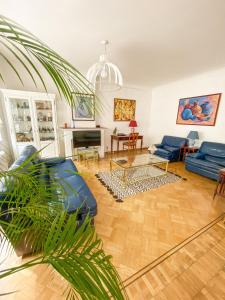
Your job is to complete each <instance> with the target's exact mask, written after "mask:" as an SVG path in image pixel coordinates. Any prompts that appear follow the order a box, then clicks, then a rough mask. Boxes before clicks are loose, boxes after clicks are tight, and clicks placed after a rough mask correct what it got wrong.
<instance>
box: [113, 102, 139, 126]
mask: <svg viewBox="0 0 225 300" xmlns="http://www.w3.org/2000/svg"><path fill="white" fill-rule="evenodd" d="M135 109H136V100H129V99H118V98H115V99H114V121H130V120H134V119H135Z"/></svg>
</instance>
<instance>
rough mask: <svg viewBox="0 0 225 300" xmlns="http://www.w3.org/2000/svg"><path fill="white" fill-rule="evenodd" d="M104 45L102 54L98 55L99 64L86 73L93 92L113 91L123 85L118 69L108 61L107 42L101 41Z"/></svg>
mask: <svg viewBox="0 0 225 300" xmlns="http://www.w3.org/2000/svg"><path fill="white" fill-rule="evenodd" d="M101 44H102V45H104V50H105V52H104V54H102V55H100V57H99V62H97V63H95V64H94V65H92V66H91V67H90V69H89V70H88V72H87V76H86V77H87V79H88V80H89V81H90V82H91V84H92V85H93V87H94V88H95V90H97V89H99V90H102V91H114V90H117V89H120V88H121V87H122V85H123V78H122V75H121V73H120V70H119V68H118V67H117V66H116V65H114V64H113V63H111V62H109V61H108V56H107V46H108V44H109V41H107V40H104V41H101Z"/></svg>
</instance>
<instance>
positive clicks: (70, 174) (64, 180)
mask: <svg viewBox="0 0 225 300" xmlns="http://www.w3.org/2000/svg"><path fill="white" fill-rule="evenodd" d="M36 152H37V149H36V148H35V147H33V146H32V145H29V146H27V147H25V148H24V150H23V151H22V153H21V154H20V156H19V158H18V159H17V160H16V161H15V162H14V163H13V164H12V165H11V167H10V169H15V168H17V167H19V166H22V164H23V162H24V161H25V160H26V159H28V158H30V162H29V164H39V165H41V166H42V167H41V172H42V173H41V176H40V177H39V178H40V180H44V181H45V182H46V186H47V185H48V183H50V184H51V182H55V181H56V182H57V181H59V182H60V183H61V185H62V186H63V187H64V188H63V193H58V191H56V194H57V195H58V196H57V197H58V198H59V200H60V202H61V203H62V208H64V209H65V210H67V211H68V213H74V212H75V211H77V209H78V208H79V209H80V210H79V214H78V220H79V221H80V223H82V222H83V220H84V218H85V216H86V215H87V214H88V213H89V215H90V216H91V217H94V216H95V215H96V214H97V203H96V200H95V198H94V196H93V194H92V193H91V191H90V189H89V188H88V186H87V184H86V182H85V181H84V179H83V178H82V176H81V175H79V174H78V173H77V172H78V171H77V168H76V166H75V165H74V163H73V161H72V160H71V159H65V158H62V157H55V158H49V159H39V157H38V156H36V155H35V153H36ZM29 164H28V165H29ZM26 166H27V165H26ZM4 193H7V191H6V188H5V187H4V184H3V183H2V184H1V186H0V196H1V197H2V196H3V194H4ZM6 217H7V216H6Z"/></svg>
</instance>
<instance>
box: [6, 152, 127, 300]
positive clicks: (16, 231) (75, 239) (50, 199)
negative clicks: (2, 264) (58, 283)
mask: <svg viewBox="0 0 225 300" xmlns="http://www.w3.org/2000/svg"><path fill="white" fill-rule="evenodd" d="M35 155H37V154H35ZM35 158H36V157H35V156H31V157H30V158H29V159H27V160H26V161H24V162H23V163H22V165H21V166H20V167H18V168H16V169H12V170H9V171H7V172H6V173H3V172H2V173H0V180H5V181H6V182H7V185H6V186H7V190H8V193H7V195H5V196H6V197H1V195H0V227H2V228H3V230H4V231H3V232H4V235H2V239H1V241H0V246H2V244H3V243H6V242H9V241H10V242H11V243H12V245H13V246H14V247H16V246H17V245H18V244H19V243H20V241H21V240H23V241H24V244H25V245H27V246H29V247H30V249H32V251H33V252H36V253H38V257H36V258H34V259H31V260H30V261H28V262H26V263H24V264H22V265H20V266H18V267H14V268H8V269H4V270H2V271H1V272H0V279H1V278H4V277H6V276H9V275H12V274H14V273H16V272H19V271H21V270H24V269H27V268H31V267H33V266H35V265H38V264H47V265H51V266H52V267H53V269H54V270H55V271H56V272H58V273H59V274H60V275H61V276H62V277H63V278H64V279H65V280H66V281H67V282H68V284H69V286H68V289H67V290H66V292H65V297H66V299H69V300H74V299H80V297H81V298H82V299H84V300H85V299H88V300H89V299H98V300H107V299H118V300H120V299H121V300H122V299H126V298H127V296H126V292H125V291H124V289H123V285H122V283H121V280H120V277H119V275H118V273H117V271H116V269H115V268H114V266H113V265H112V262H111V256H109V255H106V254H105V253H104V250H103V245H102V241H101V239H100V238H99V237H98V235H97V234H96V232H95V228H94V226H93V225H92V224H91V222H92V220H91V218H90V217H89V216H88V215H87V216H86V218H85V220H84V222H83V223H82V224H80V222H79V221H78V214H79V210H77V212H76V213H73V214H68V213H67V211H65V210H64V209H63V207H62V203H61V201H60V197H58V195H59V194H60V196H62V195H63V193H66V189H65V188H64V186H63V184H62V183H61V182H62V181H61V180H58V181H54V182H50V184H49V186H46V184H45V183H44V182H43V183H42V181H40V178H39V177H40V173H39V172H38V170H39V169H40V168H41V167H42V165H43V162H40V163H37V164H36V165H35V164H32V163H31V161H32V160H33V159H35ZM71 189H72V187H71ZM55 190H58V191H59V193H55V192H54V191H55ZM74 193H77V192H76V191H75V190H74ZM65 196H66V195H65ZM6 215H7V216H9V217H10V221H9V220H5V219H4V216H6Z"/></svg>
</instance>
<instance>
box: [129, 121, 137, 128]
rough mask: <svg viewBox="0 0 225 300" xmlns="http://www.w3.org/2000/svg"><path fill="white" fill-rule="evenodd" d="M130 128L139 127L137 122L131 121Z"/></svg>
mask: <svg viewBox="0 0 225 300" xmlns="http://www.w3.org/2000/svg"><path fill="white" fill-rule="evenodd" d="M129 127H137V122H136V121H135V120H130V124H129Z"/></svg>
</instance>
